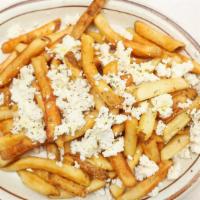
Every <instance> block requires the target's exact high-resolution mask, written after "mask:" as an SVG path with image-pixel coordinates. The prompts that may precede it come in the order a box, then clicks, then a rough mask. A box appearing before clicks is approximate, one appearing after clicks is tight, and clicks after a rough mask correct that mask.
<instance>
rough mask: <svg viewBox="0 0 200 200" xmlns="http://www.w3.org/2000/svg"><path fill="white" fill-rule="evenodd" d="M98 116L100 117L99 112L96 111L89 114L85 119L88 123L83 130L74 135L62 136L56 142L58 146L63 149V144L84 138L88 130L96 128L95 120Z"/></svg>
mask: <svg viewBox="0 0 200 200" xmlns="http://www.w3.org/2000/svg"><path fill="white" fill-rule="evenodd" d="M97 115H98V112H96V111H93V112H91V113H89V114H88V115H87V116H86V117H85V121H86V123H85V125H84V126H83V127H82V128H81V129H79V130H77V131H75V134H74V135H61V136H60V137H59V138H58V139H57V140H56V144H57V145H58V147H62V146H63V143H65V142H70V141H72V140H75V139H76V138H79V137H81V136H83V135H84V134H85V132H86V131H87V130H88V129H90V128H92V127H93V126H94V124H95V118H96V117H97Z"/></svg>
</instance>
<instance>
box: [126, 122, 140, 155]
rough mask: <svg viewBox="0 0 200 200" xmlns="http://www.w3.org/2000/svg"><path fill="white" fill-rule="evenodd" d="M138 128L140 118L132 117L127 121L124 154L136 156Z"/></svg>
mask: <svg viewBox="0 0 200 200" xmlns="http://www.w3.org/2000/svg"><path fill="white" fill-rule="evenodd" d="M137 129H138V120H137V119H135V118H132V119H131V120H127V121H126V122H125V135H124V154H125V156H132V157H133V156H134V155H135V151H136V147H137Z"/></svg>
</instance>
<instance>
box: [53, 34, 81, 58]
mask: <svg viewBox="0 0 200 200" xmlns="http://www.w3.org/2000/svg"><path fill="white" fill-rule="evenodd" d="M69 51H72V52H73V53H74V55H75V57H76V59H78V60H80V58H81V42H80V40H75V39H74V38H73V37H71V36H70V35H67V36H65V37H64V38H63V40H62V43H59V44H57V45H56V47H55V48H54V49H53V53H55V54H56V57H57V58H58V59H63V58H64V56H65V54H66V53H67V52H69Z"/></svg>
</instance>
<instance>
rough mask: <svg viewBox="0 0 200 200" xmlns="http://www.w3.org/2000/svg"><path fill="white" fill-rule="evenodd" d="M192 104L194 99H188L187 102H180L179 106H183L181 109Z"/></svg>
mask: <svg viewBox="0 0 200 200" xmlns="http://www.w3.org/2000/svg"><path fill="white" fill-rule="evenodd" d="M191 104H192V100H190V99H186V102H183V103H181V102H179V103H178V107H179V108H181V109H186V108H189V106H190V105H191Z"/></svg>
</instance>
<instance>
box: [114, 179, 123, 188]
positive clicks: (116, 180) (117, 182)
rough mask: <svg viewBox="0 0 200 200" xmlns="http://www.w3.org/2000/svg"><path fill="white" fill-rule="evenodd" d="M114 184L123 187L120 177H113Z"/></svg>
mask: <svg viewBox="0 0 200 200" xmlns="http://www.w3.org/2000/svg"><path fill="white" fill-rule="evenodd" d="M112 184H115V185H117V186H118V187H120V188H121V187H122V185H123V183H122V181H121V180H120V179H119V178H115V179H112Z"/></svg>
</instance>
